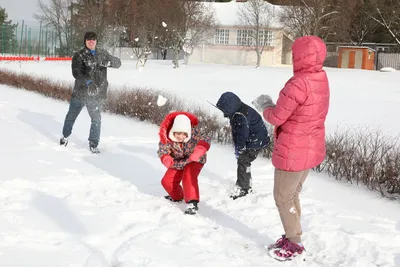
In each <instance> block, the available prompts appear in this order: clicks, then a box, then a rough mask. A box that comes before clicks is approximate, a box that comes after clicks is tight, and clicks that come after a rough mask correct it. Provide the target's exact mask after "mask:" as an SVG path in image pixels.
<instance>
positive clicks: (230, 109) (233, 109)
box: [217, 92, 270, 154]
mask: <svg viewBox="0 0 400 267" xmlns="http://www.w3.org/2000/svg"><path fill="white" fill-rule="evenodd" d="M217 108H219V109H220V110H221V111H222V112H223V113H224V116H225V117H228V118H229V120H230V125H231V128H232V137H233V142H234V144H235V149H236V150H237V151H238V152H239V154H240V153H242V152H243V151H244V150H246V149H251V148H252V149H261V148H265V147H266V146H267V145H268V144H269V143H270V138H269V136H268V131H267V127H266V126H265V123H264V121H263V119H262V118H261V115H260V114H259V113H258V112H257V111H255V110H254V109H253V108H252V107H249V106H248V105H246V104H245V103H243V102H242V101H241V100H240V98H239V97H238V96H237V95H235V94H234V93H232V92H226V93H223V94H222V95H221V97H220V99H219V100H218V102H217Z"/></svg>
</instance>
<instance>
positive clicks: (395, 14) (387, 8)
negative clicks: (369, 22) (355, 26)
mask: <svg viewBox="0 0 400 267" xmlns="http://www.w3.org/2000/svg"><path fill="white" fill-rule="evenodd" d="M374 11H375V12H369V13H367V14H368V16H369V17H370V18H371V19H373V20H374V21H375V22H377V23H378V24H380V25H381V26H383V27H384V28H385V29H386V30H387V31H388V32H389V33H390V35H391V36H392V37H393V39H394V40H395V41H396V43H398V44H399V45H400V2H399V1H396V0H386V1H382V0H379V1H378V0H375V2H374Z"/></svg>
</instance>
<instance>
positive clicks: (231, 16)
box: [208, 0, 283, 28]
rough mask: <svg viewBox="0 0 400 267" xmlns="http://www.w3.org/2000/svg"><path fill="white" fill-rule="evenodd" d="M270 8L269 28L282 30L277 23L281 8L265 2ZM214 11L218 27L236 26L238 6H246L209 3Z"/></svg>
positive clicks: (231, 3)
mask: <svg viewBox="0 0 400 267" xmlns="http://www.w3.org/2000/svg"><path fill="white" fill-rule="evenodd" d="M265 3H266V4H267V5H269V6H270V9H271V15H272V18H271V22H270V25H269V27H271V28H282V27H283V25H282V23H280V22H279V16H278V14H279V12H280V10H281V9H282V7H281V6H276V5H272V4H270V3H268V2H265ZM208 4H209V5H211V6H212V7H213V8H214V10H215V15H216V19H217V21H218V24H219V25H220V26H238V25H239V24H240V23H239V15H238V11H239V8H240V6H243V5H245V4H246V2H236V1H235V0H232V1H231V2H211V3H208Z"/></svg>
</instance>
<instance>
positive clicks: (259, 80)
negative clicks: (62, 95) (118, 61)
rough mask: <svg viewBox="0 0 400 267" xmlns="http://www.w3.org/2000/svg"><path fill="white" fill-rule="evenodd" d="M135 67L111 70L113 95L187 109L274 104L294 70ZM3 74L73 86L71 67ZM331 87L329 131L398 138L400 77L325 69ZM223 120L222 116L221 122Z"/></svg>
mask: <svg viewBox="0 0 400 267" xmlns="http://www.w3.org/2000/svg"><path fill="white" fill-rule="evenodd" d="M135 65H136V61H123V64H122V67H121V68H120V69H118V70H113V69H110V70H109V82H110V86H111V87H113V88H114V90H115V89H118V88H124V87H125V86H128V87H129V86H130V87H136V86H140V87H146V88H155V89H162V90H166V91H170V92H173V93H176V94H177V95H178V96H180V97H181V98H183V99H185V100H186V101H187V102H188V104H195V105H200V106H202V107H204V108H205V109H207V110H209V111H210V112H216V111H215V109H214V108H213V107H212V106H211V105H210V104H208V103H207V102H206V101H210V102H212V103H216V102H217V100H218V98H219V96H220V95H221V94H222V93H223V92H225V91H232V92H235V93H236V94H237V95H238V96H239V97H240V98H241V99H242V100H243V101H244V102H247V103H248V104H250V103H251V101H252V100H253V99H254V98H256V97H257V96H259V95H260V94H270V95H271V97H272V98H273V99H274V100H276V99H277V97H278V93H279V91H280V89H281V88H282V87H283V86H284V84H285V82H286V81H287V79H289V78H290V77H291V75H292V69H291V68H290V67H261V68H260V69H255V68H254V67H253V66H226V65H217V64H215V65H211V64H192V65H188V66H186V67H185V66H182V67H181V68H179V69H173V68H172V65H171V61H170V60H166V61H152V60H150V61H148V63H147V65H146V67H145V68H144V69H143V70H142V71H137V70H136V68H135ZM0 68H4V69H9V70H14V71H18V72H25V73H30V74H34V75H38V76H41V77H48V78H50V79H54V80H62V81H69V82H71V83H72V82H73V81H74V80H73V77H72V74H71V63H70V62H40V63H36V62H28V63H21V64H18V63H15V62H14V63H5V62H0ZM326 71H327V73H328V77H329V81H330V85H331V108H330V110H329V114H328V118H327V128H328V131H329V132H333V131H335V130H336V129H337V127H340V129H345V128H349V127H350V128H353V129H354V128H355V127H357V128H362V129H365V128H366V127H369V128H370V130H371V131H374V130H376V129H380V130H382V131H383V132H384V133H385V134H387V135H398V133H400V123H398V116H399V115H398V114H400V87H399V84H400V74H399V72H386V73H382V72H376V71H365V70H348V69H334V68H326ZM221 118H222V116H221Z"/></svg>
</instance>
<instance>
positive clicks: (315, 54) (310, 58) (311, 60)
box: [292, 36, 326, 74]
mask: <svg viewBox="0 0 400 267" xmlns="http://www.w3.org/2000/svg"><path fill="white" fill-rule="evenodd" d="M292 57H293V72H294V73H295V74H297V73H300V72H303V73H307V72H308V73H313V72H319V71H321V70H322V67H323V65H324V61H325V58H326V46H325V43H324V42H323V41H322V40H321V39H320V38H318V37H317V36H304V37H301V38H298V39H296V40H295V41H294V43H293V46H292Z"/></svg>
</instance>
